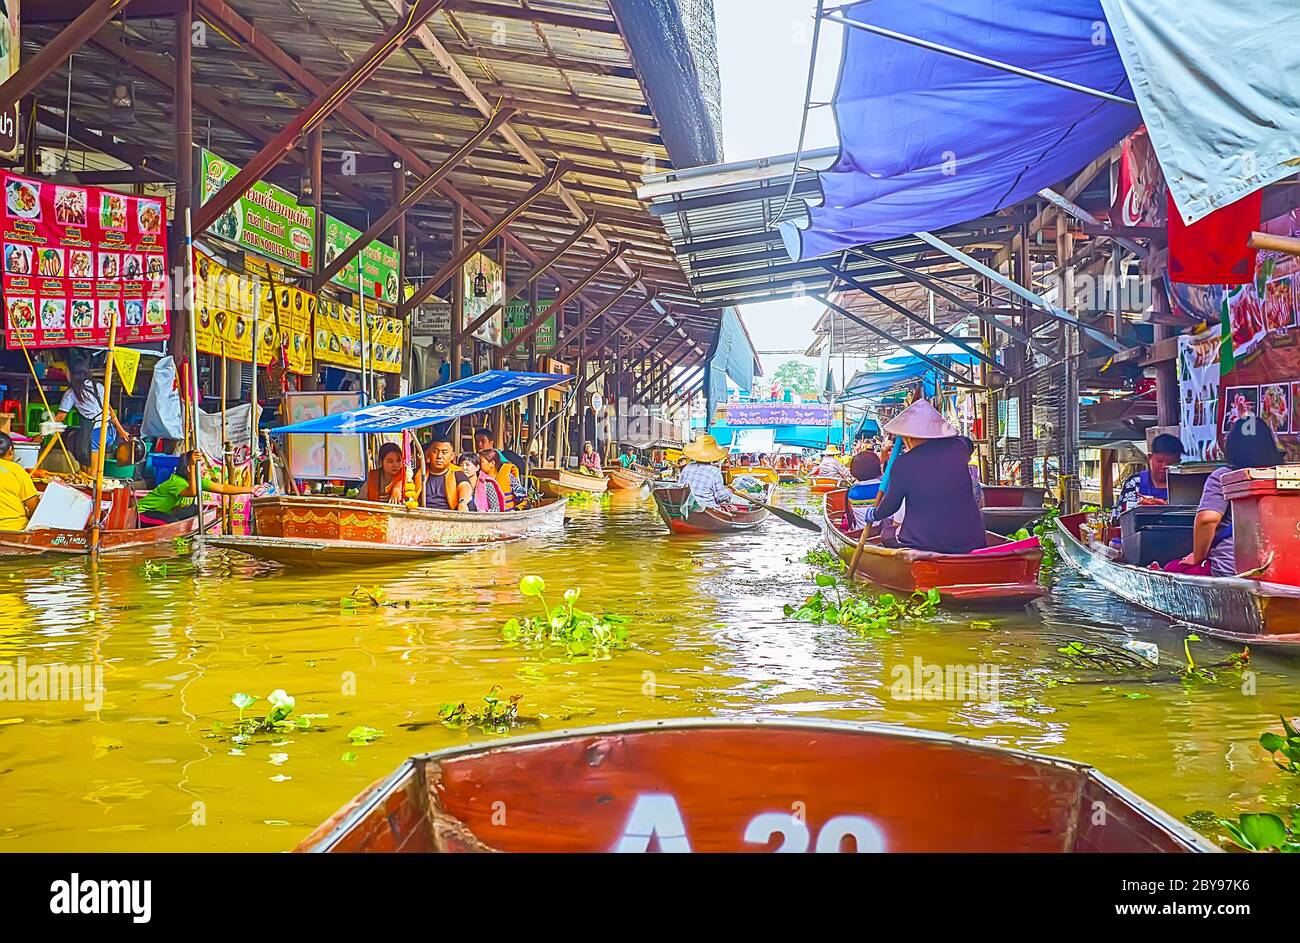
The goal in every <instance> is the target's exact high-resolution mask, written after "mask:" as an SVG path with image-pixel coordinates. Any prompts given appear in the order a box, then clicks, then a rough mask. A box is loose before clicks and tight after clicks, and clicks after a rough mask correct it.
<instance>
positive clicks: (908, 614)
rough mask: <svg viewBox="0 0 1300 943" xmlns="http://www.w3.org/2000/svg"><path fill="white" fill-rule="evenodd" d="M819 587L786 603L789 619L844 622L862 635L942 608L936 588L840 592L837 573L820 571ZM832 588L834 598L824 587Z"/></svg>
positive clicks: (817, 623) (882, 631) (837, 623)
mask: <svg viewBox="0 0 1300 943" xmlns="http://www.w3.org/2000/svg"><path fill="white" fill-rule="evenodd" d="M815 582H816V583H817V586H818V589H817V590H816V591H815V592H814V593H813V594H812V595H811V596H809V597H808V598H807V599H805V600H804V601H803V603H802V604H801V605H799V606H793V605H790V604H787V605H786V606H785V607H784V610H783V611H784V612H785V616H786V618H787V619H794V620H795V621H796V622H811V623H813V624H814V625H828V624H829V625H842V626H844V627H845V628H848V629H850V630H852V631H854V632H857V633H858V634H860V635H868V634H883V633H885V632H888V631H889V630H890V629H891V628H892V627H893V626H894V625H896V624H897V623H899V622H901V621H902V620H904V619H918V618H924V617H926V616H931V615H934V614H935V613H936V612H937V611H938V610H939V602H940V596H939V591H938V590H935V589H931V590H928V591H927V592H924V593H919V592H918V593H913V594H912V595H911V596H909V597H904V598H900V597H898V596H895V595H894V594H893V593H882V594H881V595H879V596H877V597H875V598H872V597H870V596H857V595H850V596H847V597H845V596H844V595H842V594H841V593H840V590H839V586H838V584H837V582H836V580H835V577H833V576H830V575H829V574H826V573H819V574H817V576H816V578H815ZM827 588H829V589H832V590H833V591H834V594H835V596H834V599H831V598H829V597H827V595H826V594H825V593H824V592H823V591H822V590H823V589H827Z"/></svg>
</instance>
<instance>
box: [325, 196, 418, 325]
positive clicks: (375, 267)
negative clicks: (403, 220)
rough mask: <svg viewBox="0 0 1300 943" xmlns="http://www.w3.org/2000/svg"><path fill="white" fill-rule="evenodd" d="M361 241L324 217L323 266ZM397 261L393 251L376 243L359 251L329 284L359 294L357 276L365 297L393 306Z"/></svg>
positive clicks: (358, 234) (344, 225) (345, 227)
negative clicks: (362, 279)
mask: <svg viewBox="0 0 1300 943" xmlns="http://www.w3.org/2000/svg"><path fill="white" fill-rule="evenodd" d="M360 238H361V230H359V229H356V228H354V227H352V226H349V225H348V224H347V223H345V222H343V220H341V219H335V218H334V217H333V216H330V215H329V214H328V213H327V214H326V215H325V248H324V249H323V251H324V253H325V262H324V264H325V265H326V266H328V265H329V264H330V263H331V262H333V261H334V260H335V259H337V258H338V257H339V256H340V255H342V254H343V251H344V250H345V249H347V247H348V246H350V245H352V243H354V242H356V241H357V240H358V239H360ZM400 261H401V259H400V257H399V256H398V254H397V250H396V249H395V248H394V247H392V246H390V245H388V244H387V243H385V242H380V241H379V240H378V239H376V240H374V241H373V242H371V243H370V245H368V246H366V248H364V249H362V250H361V252H360V253H358V254H357V255H356V256H355V257H354V258H353V259H352V261H351V262H349V263H348V264H347V265H345V266H343V268H342V269H341V270H340V271H339V273H338V274H337V275H335V276H334V277H333V278H331V279H330V282H331V284H334V285H338V286H339V287H341V288H346V289H347V290H348V291H355V292H360V291H361V287H360V286H361V277H360V276H361V275H364V276H365V286H366V297H367V298H377V299H378V300H379V301H381V302H383V303H384V304H386V305H395V304H397V296H398V289H399V287H400V286H399V285H398V280H397V269H398V263H399V262H400Z"/></svg>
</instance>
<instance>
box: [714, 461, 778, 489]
mask: <svg viewBox="0 0 1300 943" xmlns="http://www.w3.org/2000/svg"><path fill="white" fill-rule="evenodd" d="M723 474H724V475H725V476H726V482H727V484H731V483H732V482H733V481H735V480H736V479H737V478H741V477H743V476H745V475H748V476H749V477H750V478H753V479H754V480H755V481H761V482H762V483H763V484H765V485H774V484H776V483H777V481H778V480H780V476H779V475H778V474H777V473H776V469H775V468H768V467H767V466H766V465H751V466H739V467H736V468H728V469H726V470H724V471H723Z"/></svg>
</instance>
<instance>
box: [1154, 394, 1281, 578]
mask: <svg viewBox="0 0 1300 943" xmlns="http://www.w3.org/2000/svg"><path fill="white" fill-rule="evenodd" d="M1170 438H1172V436H1171V437H1170ZM1153 450H1154V445H1153ZM1223 451H1224V458H1225V459H1226V461H1227V464H1226V465H1225V466H1223V467H1222V468H1216V469H1215V470H1214V471H1212V472H1210V476H1209V477H1208V478H1206V479H1205V485H1204V486H1203V487H1202V489H1201V503H1200V504H1199V505H1198V506H1197V508H1196V523H1195V524H1193V525H1192V552H1191V553H1189V554H1188V555H1187V556H1185V557H1183V559H1182V560H1180V561H1179V562H1180V563H1182V564H1183V566H1181V567H1178V566H1172V565H1171V566H1167V567H1165V569H1168V570H1175V569H1176V570H1178V571H1181V572H1184V573H1201V572H1203V571H1204V570H1205V569H1206V566H1205V564H1207V563H1208V564H1209V567H1208V569H1209V574H1208V575H1210V576H1235V575H1236V573H1237V561H1236V550H1235V548H1234V546H1233V542H1232V503H1231V502H1230V501H1229V500H1228V499H1227V498H1225V497H1224V496H1223V476H1224V475H1226V474H1228V472H1231V471H1236V470H1237V469H1239V468H1272V467H1273V466H1274V465H1278V464H1280V463H1281V462H1282V459H1283V453H1282V450H1281V449H1280V448H1278V445H1277V439H1275V438H1274V437H1273V430H1272V429H1271V428H1270V427H1269V425H1268V423H1266V422H1262V421H1260V420H1258V419H1256V418H1255V417H1254V416H1246V417H1244V418H1242V419H1238V420H1237V421H1236V422H1235V423H1233V424H1232V428H1231V429H1229V430H1228V436H1227V438H1226V439H1225V440H1224V443H1223Z"/></svg>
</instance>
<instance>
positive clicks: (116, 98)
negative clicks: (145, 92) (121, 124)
mask: <svg viewBox="0 0 1300 943" xmlns="http://www.w3.org/2000/svg"><path fill="white" fill-rule="evenodd" d="M108 106H109V110H110V111H111V112H112V113H113V116H114V117H115V118H117V119H119V120H121V121H134V120H135V88H134V87H133V86H132V84H131V83H130V82H117V83H116V84H114V85H113V94H112V95H111V96H110V97H109V100H108Z"/></svg>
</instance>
